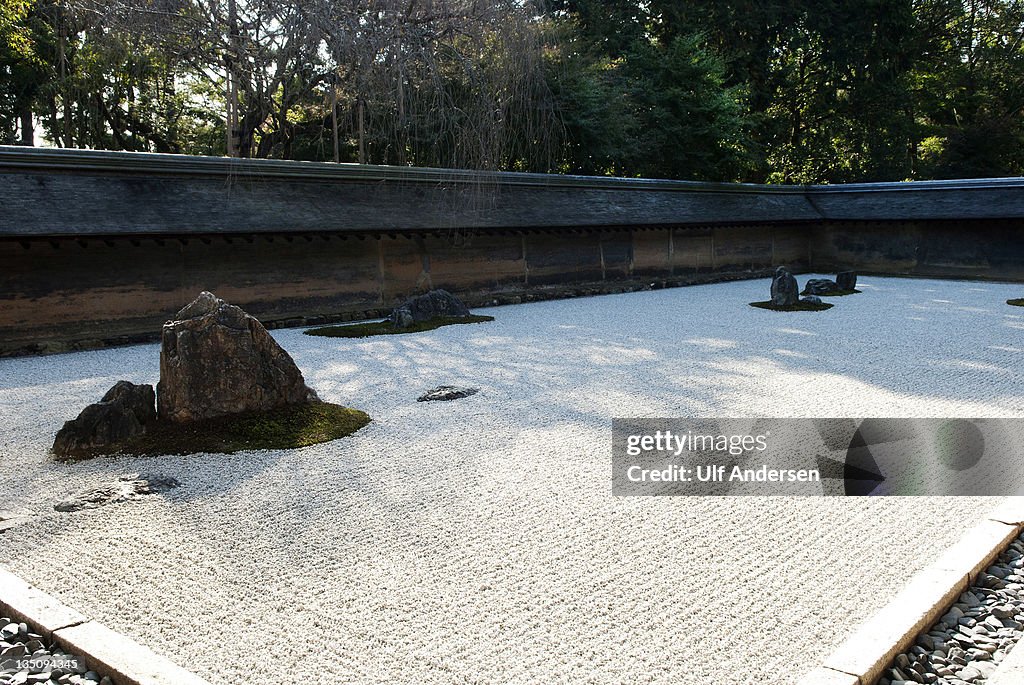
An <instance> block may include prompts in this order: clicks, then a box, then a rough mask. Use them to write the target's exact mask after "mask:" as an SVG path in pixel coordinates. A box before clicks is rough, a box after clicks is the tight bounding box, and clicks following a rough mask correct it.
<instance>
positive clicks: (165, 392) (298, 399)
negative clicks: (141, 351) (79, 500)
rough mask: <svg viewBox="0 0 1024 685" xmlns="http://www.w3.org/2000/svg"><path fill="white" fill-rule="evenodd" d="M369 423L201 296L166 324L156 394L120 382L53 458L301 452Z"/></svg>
mask: <svg viewBox="0 0 1024 685" xmlns="http://www.w3.org/2000/svg"><path fill="white" fill-rule="evenodd" d="M369 421H370V417H369V416H367V415H366V414H365V413H363V412H361V411H358V410H354V409H348V408H346V407H341V406H339V405H334V404H329V403H325V402H321V401H320V399H319V398H318V397H317V395H316V393H315V392H314V391H313V390H312V389H311V388H310V387H309V386H307V385H306V383H305V380H304V379H303V377H302V372H301V371H299V368H298V367H297V366H296V365H295V362H294V361H293V360H292V358H291V356H290V355H289V354H288V353H287V352H286V351H285V350H284V349H282V348H281V346H280V345H278V344H277V342H275V341H274V339H273V338H272V337H271V336H270V334H269V333H267V330H266V329H265V328H264V327H263V325H262V324H261V323H260V322H259V321H257V320H256V319H255V318H253V317H252V316H250V315H249V314H247V313H245V312H244V311H242V310H241V309H240V308H239V307H236V306H234V305H231V304H228V303H227V302H224V300H221V299H220V298H218V297H216V296H215V295H214V294H213V293H209V292H203V293H201V294H200V295H199V297H197V298H196V299H195V300H194V301H193V302H192V303H191V304H189V305H188V306H186V307H185V308H184V309H182V310H181V311H179V312H178V313H177V314H176V315H175V317H174V319H173V320H171V321H168V322H167V323H166V324H164V327H163V331H162V335H161V346H160V382H159V383H158V384H157V387H156V391H155V392H154V389H153V387H152V386H149V385H134V384H132V383H129V382H128V381H118V383H116V384H115V385H114V387H112V388H111V389H110V390H109V391H107V393H106V394H105V395H104V396H103V398H102V399H101V400H100V401H99V402H98V403H96V404H91V405H89V406H87V407H86V408H85V409H83V410H82V412H81V414H79V415H78V417H77V418H75V419H73V420H71V421H68V422H67V423H65V424H64V427H63V428H61V429H60V431H59V432H58V433H57V437H56V439H55V440H54V443H53V453H54V454H55V455H56V456H57V457H60V458H65V459H81V458H87V457H90V456H94V455H97V454H103V453H108V452H116V451H124V452H127V453H140V454H151V453H188V452H197V451H212V452H232V451H236V450H239V449H247V448H275V447H276V448H284V447H300V446H304V445H310V444H315V443H317V442H325V441H327V440H333V439H335V438H339V437H343V436H345V435H349V434H351V433H352V432H354V431H356V430H358V429H359V428H361V427H362V426H364V425H366V424H367V423H368V422H369Z"/></svg>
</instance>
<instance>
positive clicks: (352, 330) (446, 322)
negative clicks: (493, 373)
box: [303, 314, 494, 338]
mask: <svg viewBox="0 0 1024 685" xmlns="http://www.w3.org/2000/svg"><path fill="white" fill-rule="evenodd" d="M487 321H494V317H493V316H477V315H476V314H470V315H469V316H441V317H437V318H434V319H430V320H429V321H421V322H419V323H414V324H413V325H411V326H409V327H408V328H395V327H394V326H392V325H391V322H390V321H388V320H387V319H385V320H384V321H374V322H373V323H356V324H349V325H347V326H324V327H323V328H310V329H309V330H308V331H303V333H305V334H306V335H322V336H326V337H328V338H368V337H370V336H373V335H399V334H401V333H420V332H422V331H432V330H434V329H435V328H440V327H441V326H452V325H454V324H460V323H484V322H487Z"/></svg>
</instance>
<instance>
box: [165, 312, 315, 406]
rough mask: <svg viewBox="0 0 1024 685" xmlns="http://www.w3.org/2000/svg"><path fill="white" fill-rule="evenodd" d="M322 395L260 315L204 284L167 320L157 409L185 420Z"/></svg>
mask: <svg viewBox="0 0 1024 685" xmlns="http://www.w3.org/2000/svg"><path fill="white" fill-rule="evenodd" d="M311 401H317V396H316V393H314V392H313V391H312V390H311V389H310V388H308V387H307V386H306V382H305V380H304V379H303V378H302V372H301V371H299V368H298V367H297V366H296V365H295V362H294V361H293V360H292V358H291V356H290V355H289V354H288V353H287V352H285V351H284V350H283V349H282V348H281V346H280V345H278V344H277V342H276V341H275V340H274V339H273V338H272V337H270V334H269V333H267V330H266V329H265V328H264V327H263V324H261V323H260V322H259V321H257V320H256V319H254V318H253V317H251V316H249V315H248V314H246V313H245V312H244V311H242V310H241V309H239V308H238V307H236V306H234V305H230V304H228V303H226V302H224V300H221V299H220V298H218V297H216V296H215V295H213V294H212V293H209V292H203V293H201V294H200V295H199V297H197V298H196V299H195V300H194V301H193V302H192V303H191V304H189V305H188V306H186V307H185V308H184V309H182V310H181V311H180V312H178V314H177V316H175V317H174V320H173V321H168V322H167V323H165V324H164V328H163V333H162V339H161V346H160V383H159V384H158V385H157V413H158V415H159V417H160V419H162V420H167V421H175V422H179V423H183V422H189V421H199V420H202V419H210V418H214V417H218V416H227V415H231V414H243V413H247V412H255V411H267V410H270V409H276V408H279V407H284V406H287V405H292V404H300V403H303V402H311Z"/></svg>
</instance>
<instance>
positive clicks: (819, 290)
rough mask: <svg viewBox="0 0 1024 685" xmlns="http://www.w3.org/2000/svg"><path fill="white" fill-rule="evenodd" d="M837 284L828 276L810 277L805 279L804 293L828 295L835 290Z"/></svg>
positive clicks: (837, 288)
mask: <svg viewBox="0 0 1024 685" xmlns="http://www.w3.org/2000/svg"><path fill="white" fill-rule="evenodd" d="M838 290H839V286H838V285H836V282H835V281H833V280H831V279H828V278H812V279H810V280H809V281H807V286H806V287H805V288H804V293H803V294H804V295H829V294H831V293H834V292H837V291H838Z"/></svg>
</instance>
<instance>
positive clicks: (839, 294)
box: [800, 290, 862, 297]
mask: <svg viewBox="0 0 1024 685" xmlns="http://www.w3.org/2000/svg"><path fill="white" fill-rule="evenodd" d="M861 292H862V291H860V290H833V291H832V292H830V293H809V292H807V291H806V290H805V291H803V292H802V293H800V294H801V295H817V296H818V297H843V296H845V295H859V294H860V293H861Z"/></svg>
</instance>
